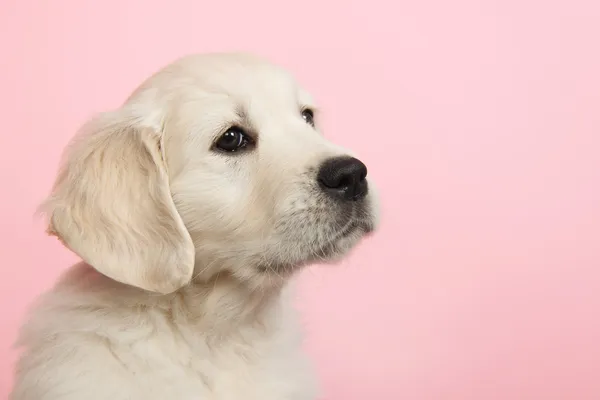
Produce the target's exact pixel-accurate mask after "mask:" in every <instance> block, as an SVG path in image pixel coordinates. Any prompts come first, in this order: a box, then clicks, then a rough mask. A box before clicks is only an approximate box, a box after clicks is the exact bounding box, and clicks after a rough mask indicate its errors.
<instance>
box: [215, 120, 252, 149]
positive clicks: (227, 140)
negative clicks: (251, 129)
mask: <svg viewBox="0 0 600 400" xmlns="http://www.w3.org/2000/svg"><path fill="white" fill-rule="evenodd" d="M250 143H251V139H250V137H249V136H248V135H247V134H246V133H245V132H244V131H243V130H242V129H241V128H238V127H235V126H234V127H231V128H229V129H228V130H227V132H225V133H224V134H222V135H221V137H219V139H217V141H216V142H215V148H216V149H218V150H220V151H225V152H228V153H232V152H234V151H238V150H240V149H243V148H244V147H246V146H248V144H250Z"/></svg>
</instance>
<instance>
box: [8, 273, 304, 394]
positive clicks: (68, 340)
mask: <svg viewBox="0 0 600 400" xmlns="http://www.w3.org/2000/svg"><path fill="white" fill-rule="evenodd" d="M135 293H136V292H135V291H130V289H128V288H127V287H124V286H122V285H118V284H116V283H115V282H113V281H111V280H110V279H106V278H104V277H103V276H101V275H99V274H98V273H97V272H95V271H94V270H93V269H91V268H89V267H87V266H85V265H78V266H75V267H73V268H72V269H70V270H69V271H67V272H66V274H64V275H63V277H62V278H61V279H60V280H59V282H58V284H57V285H56V286H55V287H54V288H53V289H52V290H51V291H49V292H48V293H46V294H45V295H43V296H41V297H40V299H39V300H38V301H37V303H36V305H35V306H34V307H33V309H32V311H31V313H30V317H29V319H28V321H27V323H25V324H24V326H23V329H22V331H21V334H20V338H19V345H20V346H21V347H22V348H23V354H22V357H21V359H20V361H19V363H18V367H17V376H16V378H17V379H16V382H15V387H14V390H13V394H12V397H11V399H10V400H29V399H44V400H46V399H47V400H55V399H62V400H69V399H71V398H73V399H81V398H86V399H89V400H94V399H108V398H110V399H111V400H120V399H123V400H125V399H137V398H144V399H148V400H154V399H157V400H158V399H165V398H178V399H190V400H191V399H203V398H210V399H221V398H238V397H240V398H241V397H243V398H247V399H254V398H256V399H261V400H262V399H271V398H273V399H275V398H277V399H286V398H294V399H295V398H299V399H304V398H310V396H312V393H313V387H314V386H313V382H312V374H310V370H309V368H308V365H307V364H306V360H305V358H304V356H303V355H302V353H301V352H300V346H299V341H298V340H299V335H298V330H297V328H296V327H295V326H294V324H293V323H292V322H293V319H292V318H290V315H289V313H288V312H287V310H282V309H281V308H286V309H287V307H288V302H287V301H286V300H285V299H284V298H280V299H278V301H277V302H275V303H274V304H270V305H266V306H265V307H266V308H265V310H263V312H262V313H261V315H258V316H253V315H245V314H244V313H243V312H242V311H244V310H245V308H244V309H238V310H237V311H236V310H234V309H233V308H234V307H235V306H236V305H237V302H236V301H235V300H236V298H235V297H232V298H230V299H229V300H228V299H227V298H226V297H223V293H217V295H218V296H217V297H215V298H214V299H213V298H210V299H203V300H202V301H201V305H204V306H206V305H209V306H208V307H209V308H208V309H206V308H202V307H201V305H198V307H193V304H191V303H190V302H191V301H193V300H194V297H193V296H192V294H188V295H185V294H181V295H173V297H172V298H171V300H170V302H169V303H168V305H167V304H165V303H164V302H163V300H159V299H164V297H158V296H156V297H154V296H148V297H147V298H146V299H145V301H143V302H141V301H140V297H139V296H138V295H136V294H135ZM193 295H194V296H203V294H202V293H199V294H193ZM224 312H230V313H232V312H233V313H237V315H238V321H241V320H243V319H244V318H246V317H252V318H256V319H255V320H252V321H251V322H248V323H245V324H242V325H240V326H236V327H235V329H232V332H235V333H232V334H231V335H227V334H226V328H227V327H226V326H219V321H222V322H225V321H229V322H227V323H231V322H230V321H232V320H233V319H232V318H230V317H231V316H230V315H228V316H223V315H222V314H223V313H224ZM211 313H212V314H211ZM211 315H212V318H213V320H210V318H211ZM217 317H219V320H217V319H216V318H217ZM203 318H209V320H208V321H205V320H204V319H203ZM215 329H223V334H220V333H218V332H215V331H214V330H215ZM90 388H93V389H92V392H93V393H92V392H90ZM238 393H239V396H238V395H237V394H238ZM69 396H71V397H69Z"/></svg>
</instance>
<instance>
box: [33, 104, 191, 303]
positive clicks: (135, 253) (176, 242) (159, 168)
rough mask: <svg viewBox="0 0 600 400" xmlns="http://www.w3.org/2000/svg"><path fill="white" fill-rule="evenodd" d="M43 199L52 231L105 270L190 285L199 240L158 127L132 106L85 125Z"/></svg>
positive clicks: (133, 281)
mask: <svg viewBox="0 0 600 400" xmlns="http://www.w3.org/2000/svg"><path fill="white" fill-rule="evenodd" d="M63 157H64V160H63V165H62V168H61V170H60V171H59V174H58V177H57V179H56V182H55V184H54V187H53V191H52V194H51V196H50V197H49V199H48V200H47V201H46V203H45V204H44V205H43V206H42V211H44V212H45V213H47V216H48V220H49V227H48V232H49V233H50V234H52V235H56V236H57V237H58V238H59V239H60V240H61V241H62V242H63V243H64V244H65V245H66V246H67V247H68V248H69V249H71V250H72V251H73V252H75V253H76V254H77V255H79V256H80V257H81V258H82V259H83V260H84V261H85V262H87V263H88V264H90V265H91V266H93V267H94V268H95V269H97V270H98V271H99V272H101V273H102V274H104V275H106V276H108V277H110V278H112V279H114V280H117V281H119V282H122V283H126V284H129V285H132V286H137V287H139V288H142V289H145V290H149V291H153V292H158V293H163V294H164V293H170V292H173V291H175V290H177V289H179V288H180V287H182V286H184V285H185V284H187V283H188V282H189V281H190V279H191V277H192V272H193V268H194V257H195V255H194V245H193V243H192V239H191V237H190V235H189V233H188V231H187V229H186V228H185V226H184V224H183V221H182V219H181V217H180V216H179V214H178V212H177V210H176V209H175V204H174V203H173V199H172V197H171V193H170V190H169V182H168V175H167V171H166V165H165V161H164V159H163V152H162V148H161V138H160V134H159V132H157V131H156V130H155V129H153V128H146V127H143V126H141V125H140V124H139V121H138V120H137V119H136V118H134V117H132V116H130V115H129V113H127V111H126V110H124V109H123V110H119V111H115V112H112V113H106V114H103V115H101V116H99V117H97V118H95V119H93V120H92V121H91V122H89V123H88V124H86V125H85V126H84V127H83V129H82V131H81V132H80V133H79V134H78V135H77V136H76V137H75V139H74V140H73V141H72V143H71V144H70V146H69V147H68V148H67V150H66V152H65V154H64V156H63Z"/></svg>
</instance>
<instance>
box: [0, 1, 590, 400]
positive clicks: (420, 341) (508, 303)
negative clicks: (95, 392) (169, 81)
mask: <svg viewBox="0 0 600 400" xmlns="http://www.w3.org/2000/svg"><path fill="white" fill-rule="evenodd" d="M51 3H53V4H54V6H51V5H50V4H51ZM209 3H210V4H209ZM0 7H1V8H0V50H1V56H0V59H1V61H0V88H1V92H0V109H1V110H2V111H1V114H2V127H1V134H0V140H1V141H0V144H1V148H2V155H1V157H0V177H1V182H2V184H1V187H2V190H1V196H0V206H1V211H0V215H1V218H0V221H1V223H0V224H1V227H0V229H1V231H0V254H1V257H2V259H1V261H0V265H1V268H2V273H3V274H2V279H0V313H1V321H0V322H1V325H0V327H1V329H0V399H3V398H5V397H6V394H7V392H8V388H9V386H10V384H11V372H10V371H11V364H12V362H13V360H14V357H15V353H14V352H12V351H10V350H9V349H8V348H9V346H10V344H11V342H12V341H13V340H14V338H15V333H16V329H17V325H18V324H19V322H20V321H21V320H22V317H23V312H24V309H25V307H26V305H27V304H28V303H29V302H30V301H31V300H32V299H33V298H34V296H35V295H36V294H37V293H38V292H40V291H41V290H43V289H45V288H47V287H48V286H49V285H50V284H51V283H52V282H53V280H54V279H55V278H56V276H57V274H59V273H60V271H62V270H63V268H65V267H66V266H68V265H69V264H70V263H71V262H73V261H74V260H75V258H74V256H72V255H71V254H69V253H68V252H67V251H66V250H64V249H63V248H61V246H60V245H59V244H58V243H57V242H56V241H55V240H53V239H51V238H48V237H46V236H45V235H44V232H43V228H44V227H43V226H42V225H41V223H39V222H38V221H35V220H34V219H33V216H32V215H33V212H34V208H35V206H36V205H37V203H38V202H39V201H40V200H41V199H42V197H43V196H44V195H45V194H46V192H47V191H48V189H49V187H50V184H51V181H52V178H53V176H54V173H55V168H56V165H57V162H58V159H59V155H60V152H61V149H62V148H63V146H64V145H65V143H66V142H67V140H68V139H69V138H70V137H71V136H72V134H73V133H74V131H75V130H76V128H77V127H78V126H79V125H80V124H81V123H82V122H83V121H84V120H85V119H86V118H87V117H88V116H90V115H91V114H92V113H94V112H97V111H102V110H106V109H109V108H112V107H115V106H117V105H118V104H119V103H120V102H121V101H122V100H123V99H124V98H125V97H126V96H127V94H128V93H129V92H130V91H131V90H132V89H133V88H134V86H135V85H137V84H138V83H139V82H140V81H141V80H142V79H143V78H145V77H146V76H147V75H148V74H150V73H151V72H153V71H154V70H156V69H157V68H158V67H160V66H162V65H163V64H165V63H167V62H169V61H171V60H172V59H174V58H176V57H179V56H181V55H183V54H186V53H190V52H200V51H212V50H235V49H242V50H251V51H257V52H259V53H262V54H264V55H266V56H268V57H271V58H272V59H274V60H275V61H278V62H280V63H283V64H284V65H286V66H287V67H288V68H289V69H291V70H292V71H294V72H295V73H296V75H297V76H298V77H299V79H300V80H301V81H302V82H304V83H305V84H306V86H308V87H309V88H310V89H311V90H312V91H313V92H314V94H315V95H316V97H317V98H318V99H319V100H320V102H321V103H322V104H323V108H324V109H325V111H326V114H327V117H326V121H325V124H326V132H327V135H329V136H330V137H331V138H333V139H334V140H337V141H339V142H340V143H342V144H344V145H347V146H349V147H352V148H354V149H356V150H357V151H358V153H359V154H360V155H361V156H362V158H363V159H364V160H365V161H366V162H367V164H368V165H369V168H370V171H371V172H370V173H371V175H372V176H373V178H374V179H376V180H377V181H378V183H379V186H380V187H381V192H382V200H383V207H384V210H383V211H384V218H383V227H382V229H381V231H380V233H379V235H378V236H376V237H374V238H373V239H371V240H369V241H368V242H365V243H364V244H363V245H362V246H361V248H360V249H358V250H357V251H356V253H355V254H354V255H353V257H352V258H351V259H350V260H349V261H347V262H346V263H344V264H343V265H342V266H340V267H339V268H333V269H331V268H328V269H319V268H314V269H312V270H310V271H308V272H307V273H306V274H305V275H304V276H303V277H302V282H301V283H302V285H301V289H302V290H301V293H300V300H299V303H300V307H301V308H302V311H303V313H304V316H305V322H306V330H307V346H308V351H310V353H311V355H312V356H313V358H314V359H315V361H316V363H317V367H318V371H319V374H320V376H321V380H322V382H323V386H324V398H325V399H327V400H342V399H343V400H353V399H357V400H358V399H361V400H362V399H380V400H384V399H390V400H399V399H402V400H429V399H431V400H482V399H485V400H519V399H523V400H533V399H536V400H537V399H540V400H542V399H543V400H552V399H561V400H592V399H594V400H598V399H600V156H599V154H600V22H599V21H600V3H598V1H595V0H589V1H587V2H586V1H584V0H570V1H553V0H487V1H484V0H480V1H476V0H454V1H447V0H421V1H416V0H413V1H405V0H399V1H391V0H371V1H358V0H349V1H344V0H335V1H333V0H330V1H323V0H304V1H303V2H289V1H288V2H286V1H279V0H253V1H242V0H238V1H230V0H228V1H224V0H219V1H211V2H207V1H193V0H187V1H177V0H169V1H166V2H163V1H159V0H153V1H149V0H145V1H143V0H139V1H124V0H103V1H95V2H92V1H75V0H73V1H71V2H70V3H68V2H67V1H66V0H65V1H53V2H51V1H37V2H36V1H26V0H20V1H17V0H3V1H2V4H1V6H0Z"/></svg>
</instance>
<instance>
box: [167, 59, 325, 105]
mask: <svg viewBox="0 0 600 400" xmlns="http://www.w3.org/2000/svg"><path fill="white" fill-rule="evenodd" d="M161 75H163V76H166V77H167V79H166V80H163V79H161V80H162V81H163V82H162V83H166V84H167V85H168V86H170V89H175V90H178V91H181V92H184V93H185V92H187V93H190V94H191V93H192V92H196V93H205V94H209V95H210V94H215V95H226V96H229V97H231V98H232V99H237V100H239V101H286V100H288V101H289V100H292V99H293V100H294V102H300V103H304V104H306V105H312V103H313V100H312V97H311V96H310V94H309V93H308V92H307V91H306V90H305V89H303V88H302V87H301V86H300V85H299V84H298V82H297V80H296V79H295V77H294V76H293V75H292V74H291V73H290V72H288V71H287V70H286V69H284V68H282V67H280V66H279V65H276V64H273V63H271V62H269V61H268V60H265V59H263V58H260V57H258V56H255V55H251V54H244V53H215V54H201V55H194V56H188V57H185V58H182V59H180V60H178V61H176V62H175V63H173V64H171V65H170V66H168V67H167V68H165V69H164V70H163V71H162V74H161Z"/></svg>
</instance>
